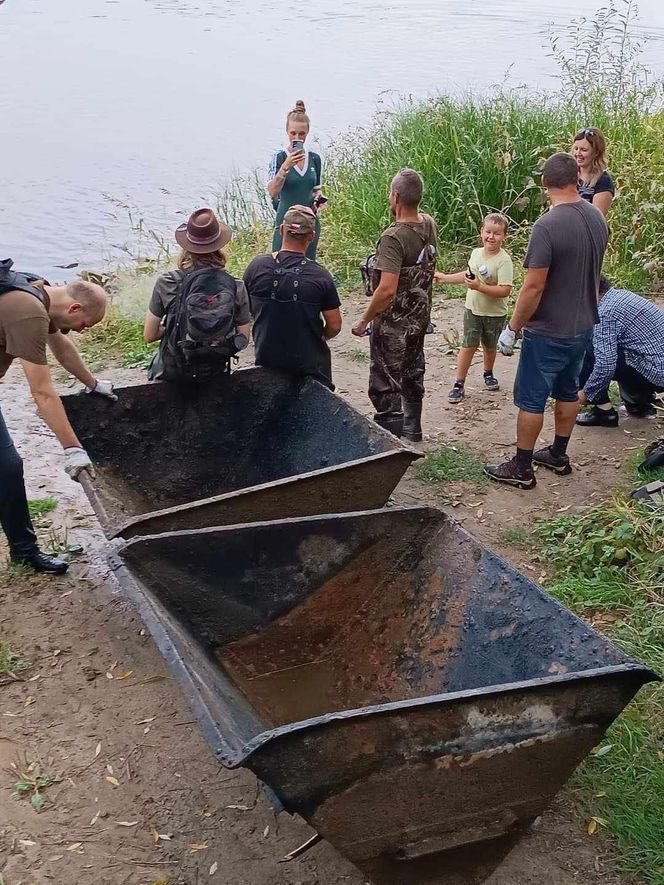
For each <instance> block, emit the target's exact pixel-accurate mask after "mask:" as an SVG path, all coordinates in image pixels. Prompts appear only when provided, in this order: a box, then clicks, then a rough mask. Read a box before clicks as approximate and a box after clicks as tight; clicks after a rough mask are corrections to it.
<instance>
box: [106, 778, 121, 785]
mask: <svg viewBox="0 0 664 885" xmlns="http://www.w3.org/2000/svg"><path fill="white" fill-rule="evenodd" d="M106 780H107V781H108V782H109V784H112V785H113V786H114V787H119V786H120V781H119V780H118V779H117V778H115V777H111V776H110V775H107V777H106Z"/></svg>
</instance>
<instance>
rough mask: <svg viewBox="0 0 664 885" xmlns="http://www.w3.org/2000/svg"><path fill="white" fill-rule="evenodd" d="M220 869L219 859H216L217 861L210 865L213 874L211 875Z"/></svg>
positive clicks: (212, 874)
mask: <svg viewBox="0 0 664 885" xmlns="http://www.w3.org/2000/svg"><path fill="white" fill-rule="evenodd" d="M218 869H219V864H218V863H217V861H216V860H215V862H214V863H213V864H212V866H211V867H210V875H211V876H214V874H215V873H216V872H217V870H218Z"/></svg>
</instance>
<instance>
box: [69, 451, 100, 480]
mask: <svg viewBox="0 0 664 885" xmlns="http://www.w3.org/2000/svg"><path fill="white" fill-rule="evenodd" d="M82 470H89V471H90V473H91V474H92V475H93V476H94V472H93V470H92V461H91V460H90V458H89V457H88V453H87V452H86V451H85V449H82V448H81V447H80V446H68V447H67V448H66V449H65V472H66V473H67V474H68V475H69V476H70V478H71V479H78V475H79V473H80V472H81V471H82Z"/></svg>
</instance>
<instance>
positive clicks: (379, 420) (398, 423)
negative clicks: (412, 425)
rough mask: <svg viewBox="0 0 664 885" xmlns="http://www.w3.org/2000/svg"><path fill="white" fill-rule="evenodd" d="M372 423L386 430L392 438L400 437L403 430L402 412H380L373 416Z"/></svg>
mask: <svg viewBox="0 0 664 885" xmlns="http://www.w3.org/2000/svg"><path fill="white" fill-rule="evenodd" d="M374 421H375V422H376V424H378V426H379V427H382V428H383V430H388V431H389V432H390V433H392V434H394V436H401V432H402V430H403V412H380V413H378V414H376V415H374Z"/></svg>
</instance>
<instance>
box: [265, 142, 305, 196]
mask: <svg viewBox="0 0 664 885" xmlns="http://www.w3.org/2000/svg"><path fill="white" fill-rule="evenodd" d="M300 160H304V151H297V153H292V154H287V155H286V159H285V160H284V162H283V163H282V164H281V166H280V168H279V169H278V170H277V174H276V175H275V176H274V178H273V179H272V180H271V181H268V183H267V192H268V194H269V195H270V196H271V197H272V199H274V198H275V197H278V196H279V194H280V193H281V191H282V190H283V188H284V184H285V183H286V176H287V175H288V172H289V170H290V169H292V168H293V166H295V165H297V163H299V162H300Z"/></svg>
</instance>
